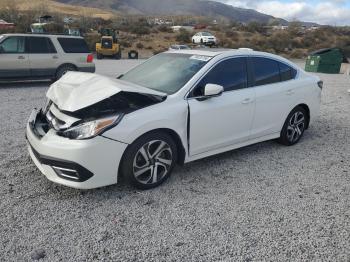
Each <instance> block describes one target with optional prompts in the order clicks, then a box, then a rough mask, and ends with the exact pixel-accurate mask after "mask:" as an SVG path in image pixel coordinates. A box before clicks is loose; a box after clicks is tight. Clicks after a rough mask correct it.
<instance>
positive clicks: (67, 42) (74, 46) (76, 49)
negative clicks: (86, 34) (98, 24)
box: [57, 38, 90, 53]
mask: <svg viewBox="0 0 350 262" xmlns="http://www.w3.org/2000/svg"><path fill="white" fill-rule="evenodd" d="M57 40H58V42H59V43H60V44H61V46H62V49H63V51H64V52H65V53H90V50H89V47H88V46H87V44H86V42H85V40H84V39H80V38H58V39H57Z"/></svg>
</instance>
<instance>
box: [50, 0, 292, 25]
mask: <svg viewBox="0 0 350 262" xmlns="http://www.w3.org/2000/svg"><path fill="white" fill-rule="evenodd" d="M57 1H58V2H61V3H65V4H72V5H81V6H88V7H95V8H101V9H106V10H117V11H120V12H123V13H124V14H137V15H194V16H207V17H215V18H216V19H217V18H226V19H230V20H235V21H237V22H244V23H248V22H251V21H258V22H261V23H269V22H272V21H275V20H278V21H279V22H281V23H282V24H286V23H288V22H287V21H285V20H282V19H276V18H274V17H273V16H270V15H266V14H262V13H259V12H257V11H255V10H252V9H243V8H238V7H233V6H231V5H226V4H223V3H219V2H215V1H202V0H99V1H95V0H57Z"/></svg>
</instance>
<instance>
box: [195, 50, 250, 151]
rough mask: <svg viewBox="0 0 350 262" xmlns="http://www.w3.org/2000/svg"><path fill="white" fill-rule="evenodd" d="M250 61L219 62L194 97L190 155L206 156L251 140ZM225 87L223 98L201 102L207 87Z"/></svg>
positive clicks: (232, 59)
mask: <svg viewBox="0 0 350 262" xmlns="http://www.w3.org/2000/svg"><path fill="white" fill-rule="evenodd" d="M247 79H248V77H247V64H246V58H244V57H238V58H229V59H226V60H224V61H221V62H219V63H218V64H217V65H216V66H215V67H214V68H213V69H211V70H210V71H209V73H207V75H206V76H205V77H204V78H203V79H202V80H201V81H200V83H199V84H198V85H197V86H196V87H195V89H194V90H193V91H192V92H191V93H190V96H189V99H188V104H189V110H190V138H189V139H190V155H191V156H194V155H197V154H201V153H205V152H208V151H211V150H215V149H220V148H224V147H226V146H230V145H234V144H237V143H241V142H244V141H246V140H248V139H249V136H250V129H251V125H252V120H253V114H254V103H255V94H254V90H253V89H251V88H248V87H247V82H248V81H247ZM208 83H210V84H217V85H221V86H223V87H224V93H223V94H222V95H221V96H218V97H213V98H209V99H206V100H202V99H199V97H201V96H202V95H203V91H204V87H205V85H206V84H208Z"/></svg>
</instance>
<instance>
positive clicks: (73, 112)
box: [39, 73, 166, 139]
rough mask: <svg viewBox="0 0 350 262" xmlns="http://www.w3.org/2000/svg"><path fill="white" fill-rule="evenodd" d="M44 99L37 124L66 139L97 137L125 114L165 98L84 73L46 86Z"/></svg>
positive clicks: (161, 94) (135, 87) (137, 87)
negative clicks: (48, 87)
mask: <svg viewBox="0 0 350 262" xmlns="http://www.w3.org/2000/svg"><path fill="white" fill-rule="evenodd" d="M76 78H79V81H78V80H77V79H76ZM47 97H48V102H47V104H46V106H45V107H44V108H43V109H42V111H41V115H43V116H42V117H40V118H39V119H41V120H43V119H44V120H45V121H42V123H41V124H40V125H41V126H43V127H44V128H43V129H44V130H49V129H54V130H55V131H56V133H57V135H59V136H63V137H67V138H70V139H89V138H92V137H94V136H97V135H100V134H102V133H104V132H105V131H107V130H108V129H110V128H112V127H114V126H116V125H118V123H119V122H120V121H121V120H122V118H123V116H124V115H125V114H129V113H131V112H134V111H136V110H139V109H142V108H145V107H148V106H151V105H154V104H157V103H160V102H162V101H164V100H165V99H166V95H164V94H163V93H160V92H157V91H153V90H151V89H147V88H144V87H140V86H137V85H134V84H130V83H127V82H124V81H120V80H115V79H110V78H107V77H103V76H99V75H91V74H84V73H67V75H65V76H64V77H63V78H62V79H61V80H59V81H57V82H56V83H54V84H53V85H52V86H51V87H50V89H49V91H48V92H47Z"/></svg>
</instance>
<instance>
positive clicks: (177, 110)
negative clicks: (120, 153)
mask: <svg viewBox="0 0 350 262" xmlns="http://www.w3.org/2000/svg"><path fill="white" fill-rule="evenodd" d="M187 118H188V106H187V102H186V101H185V100H181V101H176V102H174V101H170V102H168V101H166V102H163V103H160V104H156V105H153V106H150V107H147V108H143V109H140V110H138V111H135V112H132V113H130V114H127V115H125V116H124V118H123V119H122V121H121V122H120V123H119V124H118V125H117V126H116V127H115V128H113V129H111V130H108V131H107V132H106V133H104V134H103V136H105V137H108V138H110V139H113V140H117V141H120V142H123V143H127V144H132V143H133V142H134V141H135V140H136V139H137V138H139V137H140V136H142V135H143V134H145V133H148V132H150V131H153V130H157V129H170V130H172V131H174V132H175V133H177V134H178V136H179V137H180V139H181V141H182V144H183V146H184V148H187V146H186V145H187Z"/></svg>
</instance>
